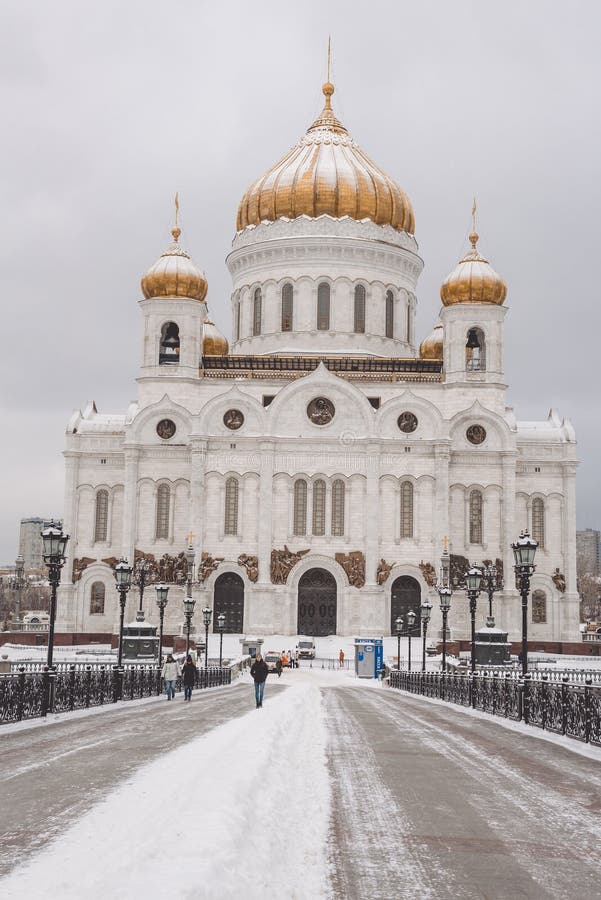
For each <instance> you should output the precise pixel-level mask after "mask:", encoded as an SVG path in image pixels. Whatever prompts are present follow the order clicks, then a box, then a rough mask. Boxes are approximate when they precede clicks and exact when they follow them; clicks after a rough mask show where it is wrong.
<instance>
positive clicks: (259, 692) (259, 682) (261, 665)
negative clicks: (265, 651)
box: [250, 653, 269, 709]
mask: <svg viewBox="0 0 601 900" xmlns="http://www.w3.org/2000/svg"><path fill="white" fill-rule="evenodd" d="M250 674H251V676H252V678H253V681H254V682H255V700H256V702H257V709H259V708H260V707H261V706H263V693H264V691H265V681H266V679H267V676H268V674H269V669H268V668H267V663H266V662H265V660H264V659H263V657H262V656H261V654H260V653H257V655H256V657H255V661H254V663H253V664H252V666H251V667H250Z"/></svg>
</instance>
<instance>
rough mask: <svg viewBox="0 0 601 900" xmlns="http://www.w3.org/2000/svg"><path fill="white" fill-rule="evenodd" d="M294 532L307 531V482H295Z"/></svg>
mask: <svg viewBox="0 0 601 900" xmlns="http://www.w3.org/2000/svg"><path fill="white" fill-rule="evenodd" d="M293 531H294V534H306V533H307V482H306V481H303V479H302V478H299V479H298V481H295V482H294V528H293Z"/></svg>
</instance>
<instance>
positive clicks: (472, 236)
mask: <svg viewBox="0 0 601 900" xmlns="http://www.w3.org/2000/svg"><path fill="white" fill-rule="evenodd" d="M476 209H477V206H476V198H475V197H474V202H473V203H472V233H471V234H470V242H471V245H472V247H473V248H474V250H475V249H476V244H477V243H478V237H479V235H478V232H477V231H476Z"/></svg>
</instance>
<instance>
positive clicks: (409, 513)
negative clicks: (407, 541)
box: [401, 481, 413, 538]
mask: <svg viewBox="0 0 601 900" xmlns="http://www.w3.org/2000/svg"><path fill="white" fill-rule="evenodd" d="M401 537H402V538H412V537H413V485H412V484H411V482H410V481H404V482H403V483H402V485H401Z"/></svg>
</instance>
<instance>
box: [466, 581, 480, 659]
mask: <svg viewBox="0 0 601 900" xmlns="http://www.w3.org/2000/svg"><path fill="white" fill-rule="evenodd" d="M481 584H482V570H481V569H479V568H478V567H477V566H472V567H471V569H470V570H469V571H468V572H466V574H465V587H466V591H467V596H468V600H469V602H470V619H471V627H472V637H471V647H472V649H471V662H470V669H471V671H472V672H475V671H476V603H477V600H478V597H479V595H480V588H481Z"/></svg>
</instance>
